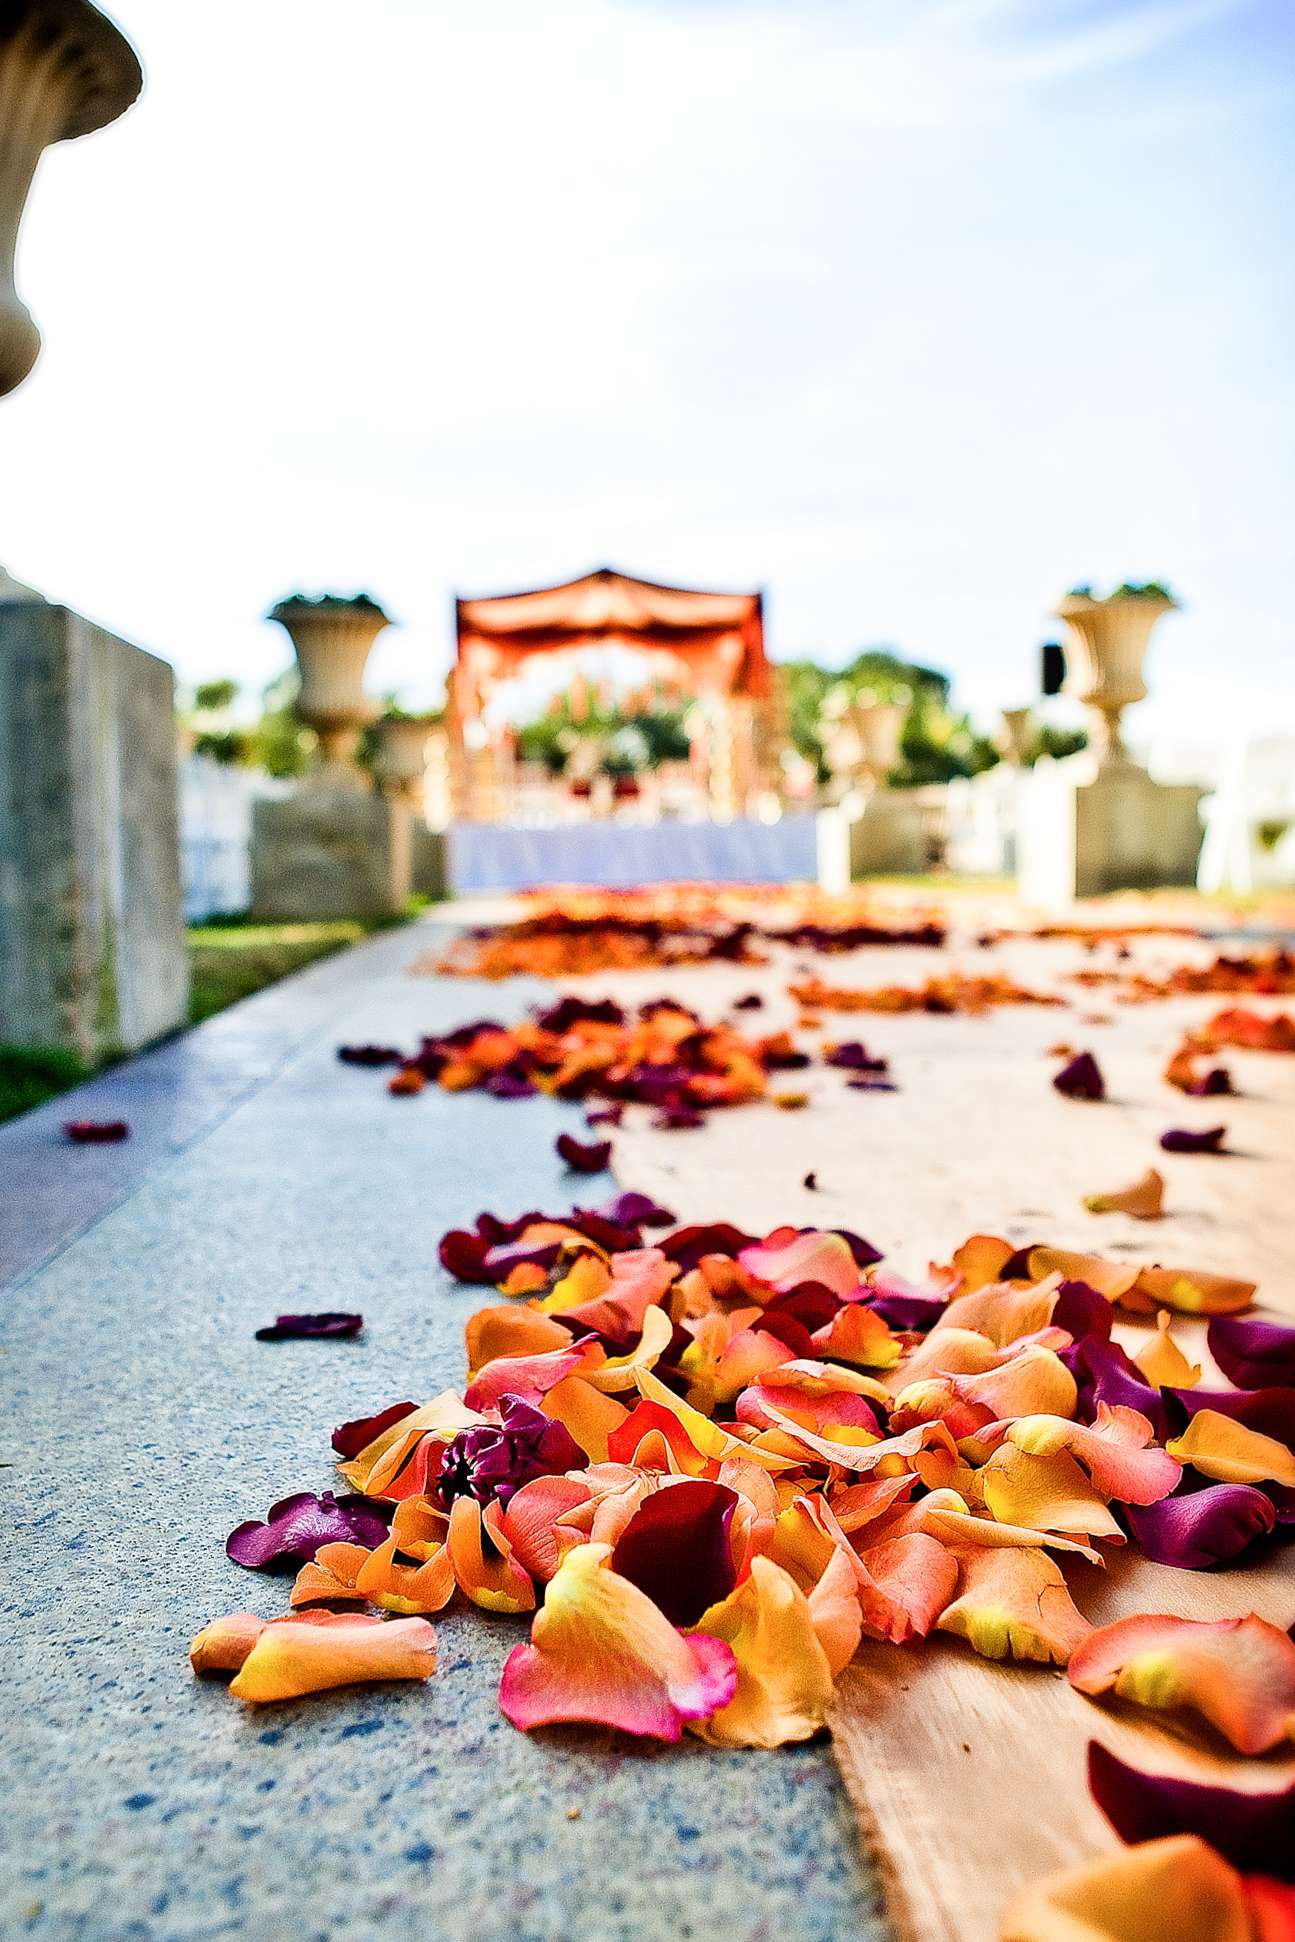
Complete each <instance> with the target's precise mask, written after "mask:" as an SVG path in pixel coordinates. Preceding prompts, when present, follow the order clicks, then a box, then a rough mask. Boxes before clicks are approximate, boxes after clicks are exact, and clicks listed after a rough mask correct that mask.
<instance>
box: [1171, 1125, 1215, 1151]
mask: <svg viewBox="0 0 1295 1942" xmlns="http://www.w3.org/2000/svg"><path fill="white" fill-rule="evenodd" d="M1227 1136H1228V1129H1227V1127H1226V1126H1211V1127H1209V1128H1207V1129H1206V1130H1205V1131H1204V1132H1200V1133H1194V1132H1192V1131H1190V1130H1189V1129H1188V1128H1187V1127H1185V1126H1171V1127H1170V1128H1169V1130H1168V1132H1166V1133H1162V1134H1161V1135H1160V1144H1161V1146H1162V1147H1163V1148H1164V1150H1165V1152H1166V1153H1218V1152H1220V1151H1221V1150H1222V1146H1223V1142H1224V1140H1225V1139H1226V1138H1227Z"/></svg>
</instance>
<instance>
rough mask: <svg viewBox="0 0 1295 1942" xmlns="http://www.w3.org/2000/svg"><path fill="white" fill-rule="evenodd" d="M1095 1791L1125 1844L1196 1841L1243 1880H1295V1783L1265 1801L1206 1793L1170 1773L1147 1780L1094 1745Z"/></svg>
mask: <svg viewBox="0 0 1295 1942" xmlns="http://www.w3.org/2000/svg"><path fill="white" fill-rule="evenodd" d="M1088 1785H1089V1787H1090V1788H1091V1790H1092V1795H1093V1799H1094V1800H1095V1801H1096V1802H1097V1805H1098V1806H1099V1807H1100V1808H1101V1810H1102V1812H1103V1814H1105V1816H1106V1818H1107V1820H1108V1821H1109V1822H1110V1824H1111V1826H1112V1827H1113V1828H1114V1829H1115V1832H1116V1833H1117V1834H1118V1835H1119V1837H1120V1839H1121V1840H1122V1841H1129V1842H1135V1841H1157V1840H1160V1839H1162V1838H1163V1837H1164V1836H1165V1835H1168V1834H1196V1835H1199V1836H1200V1838H1201V1839H1202V1840H1205V1841H1208V1842H1209V1844H1210V1846H1211V1847H1213V1848H1217V1849H1218V1851H1219V1853H1220V1854H1221V1855H1222V1856H1223V1857H1224V1859H1225V1860H1227V1861H1230V1862H1231V1863H1232V1866H1233V1867H1234V1868H1239V1869H1240V1870H1241V1872H1242V1873H1243V1874H1266V1875H1281V1876H1284V1877H1285V1879H1286V1880H1288V1881H1295V1784H1293V1785H1291V1786H1289V1787H1287V1788H1285V1789H1284V1790H1283V1791H1282V1792H1280V1793H1262V1794H1253V1793H1250V1792H1245V1793H1240V1792H1237V1791H1236V1790H1235V1789H1233V1788H1231V1787H1205V1786H1201V1785H1200V1784H1199V1783H1198V1782H1196V1781H1194V1780H1176V1779H1171V1778H1170V1776H1169V1775H1167V1774H1155V1773H1140V1772H1139V1771H1138V1769H1137V1768H1136V1767H1130V1766H1126V1765H1125V1763H1124V1761H1123V1760H1119V1759H1117V1758H1116V1756H1115V1755H1114V1754H1113V1753H1112V1752H1111V1751H1110V1750H1109V1748H1107V1747H1104V1746H1099V1745H1098V1743H1097V1742H1096V1741H1093V1742H1092V1743H1091V1744H1090V1745H1089V1748H1088Z"/></svg>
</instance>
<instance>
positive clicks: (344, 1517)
mask: <svg viewBox="0 0 1295 1942" xmlns="http://www.w3.org/2000/svg"><path fill="white" fill-rule="evenodd" d="M386 1535H387V1522H386V1519H385V1518H384V1517H382V1516H381V1515H380V1514H379V1513H378V1511H377V1510H375V1508H374V1506H373V1505H372V1504H371V1503H369V1502H368V1501H367V1499H365V1498H363V1497H355V1496H343V1497H340V1498H338V1497H334V1495H333V1493H332V1491H331V1490H326V1491H325V1492H324V1494H323V1495H322V1497H316V1496H314V1495H313V1493H312V1492H311V1491H309V1490H302V1491H298V1493H297V1494H296V1496H294V1497H284V1498H283V1499H282V1500H281V1501H280V1502H279V1503H277V1504H273V1505H272V1506H271V1508H270V1510H269V1513H268V1515H267V1516H266V1519H265V1522H264V1523H263V1524H262V1523H259V1522H258V1521H257V1520H256V1519H255V1518H253V1519H251V1520H249V1522H248V1523H246V1524H240V1525H239V1526H238V1527H237V1529H236V1530H233V1531H231V1532H230V1534H229V1537H228V1539H227V1540H226V1544H225V1551H226V1554H227V1555H228V1556H229V1557H231V1558H232V1559H233V1561H234V1563H235V1564H241V1565H242V1566H243V1567H244V1568H245V1569H246V1570H248V1571H295V1570H296V1569H297V1566H298V1565H301V1564H307V1563H309V1561H310V1560H311V1559H312V1558H313V1557H314V1555H315V1553H316V1551H318V1549H319V1547H320V1545H321V1544H334V1543H337V1542H338V1541H339V1540H340V1541H343V1542H347V1543H354V1544H363V1545H366V1546H370V1545H374V1544H381V1543H383V1542H384V1540H385V1539H386Z"/></svg>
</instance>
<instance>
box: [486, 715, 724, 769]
mask: <svg viewBox="0 0 1295 1942" xmlns="http://www.w3.org/2000/svg"><path fill="white" fill-rule="evenodd" d="M686 715H687V710H686V709H684V708H676V707H671V706H669V705H668V704H667V703H666V702H664V701H655V702H653V704H652V705H651V706H650V707H648V708H638V709H635V710H634V711H633V712H632V713H625V712H624V711H623V710H622V709H621V707H620V706H619V704H617V703H613V704H612V705H611V706H610V707H603V706H601V705H600V704H599V702H598V701H597V698H596V697H595V696H593V695H591V696H590V697H589V702H588V706H587V709H586V711H585V713H584V714H583V715H582V716H581V717H580V718H579V719H577V718H576V716H575V715H574V714H573V712H572V708H571V700H570V697H569V696H568V695H562V696H560V697H559V700H558V703H557V704H556V705H555V706H554V707H553V708H552V709H551V710H550V711H549V712H548V713H547V714H544V715H541V716H540V718H539V720H538V721H532V722H526V723H524V724H523V725H522V726H521V727H520V728H519V729H518V731H517V747H518V753H519V754H520V755H521V758H522V760H523V761H524V762H542V763H543V764H544V766H545V768H546V769H547V770H548V771H549V774H550V775H554V776H559V775H561V774H562V773H563V772H564V770H565V769H566V766H567V762H568V760H569V759H570V757H571V755H572V754H573V753H574V751H575V749H576V748H577V747H578V746H579V744H580V743H581V742H582V741H597V742H600V743H601V744H602V755H601V759H600V761H599V764H598V766H599V768H600V770H601V771H602V773H603V774H604V775H610V776H631V775H642V774H644V772H645V771H647V770H649V769H655V768H659V767H660V765H661V763H663V762H684V761H686V760H687V758H688V751H689V748H690V746H691V744H690V742H689V737H688V731H687V729H686V727H685V726H684V722H685V719H686Z"/></svg>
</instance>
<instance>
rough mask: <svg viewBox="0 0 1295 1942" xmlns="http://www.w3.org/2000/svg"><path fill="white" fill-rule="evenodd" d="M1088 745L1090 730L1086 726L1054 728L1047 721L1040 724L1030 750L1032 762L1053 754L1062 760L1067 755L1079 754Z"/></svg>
mask: <svg viewBox="0 0 1295 1942" xmlns="http://www.w3.org/2000/svg"><path fill="white" fill-rule="evenodd" d="M1087 747H1088V731H1087V729H1084V728H1053V727H1051V726H1050V725H1049V724H1048V723H1047V722H1043V723H1041V724H1040V726H1039V729H1038V732H1037V734H1036V735H1035V737H1034V741H1033V745H1032V747H1031V749H1030V752H1029V759H1030V761H1031V763H1034V762H1037V761H1038V759H1039V757H1040V756H1041V755H1051V756H1052V757H1053V758H1054V759H1055V760H1056V761H1058V762H1060V761H1062V760H1063V759H1064V758H1065V757H1066V756H1067V755H1078V754H1079V753H1080V751H1081V750H1082V749H1086V748H1087Z"/></svg>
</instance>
